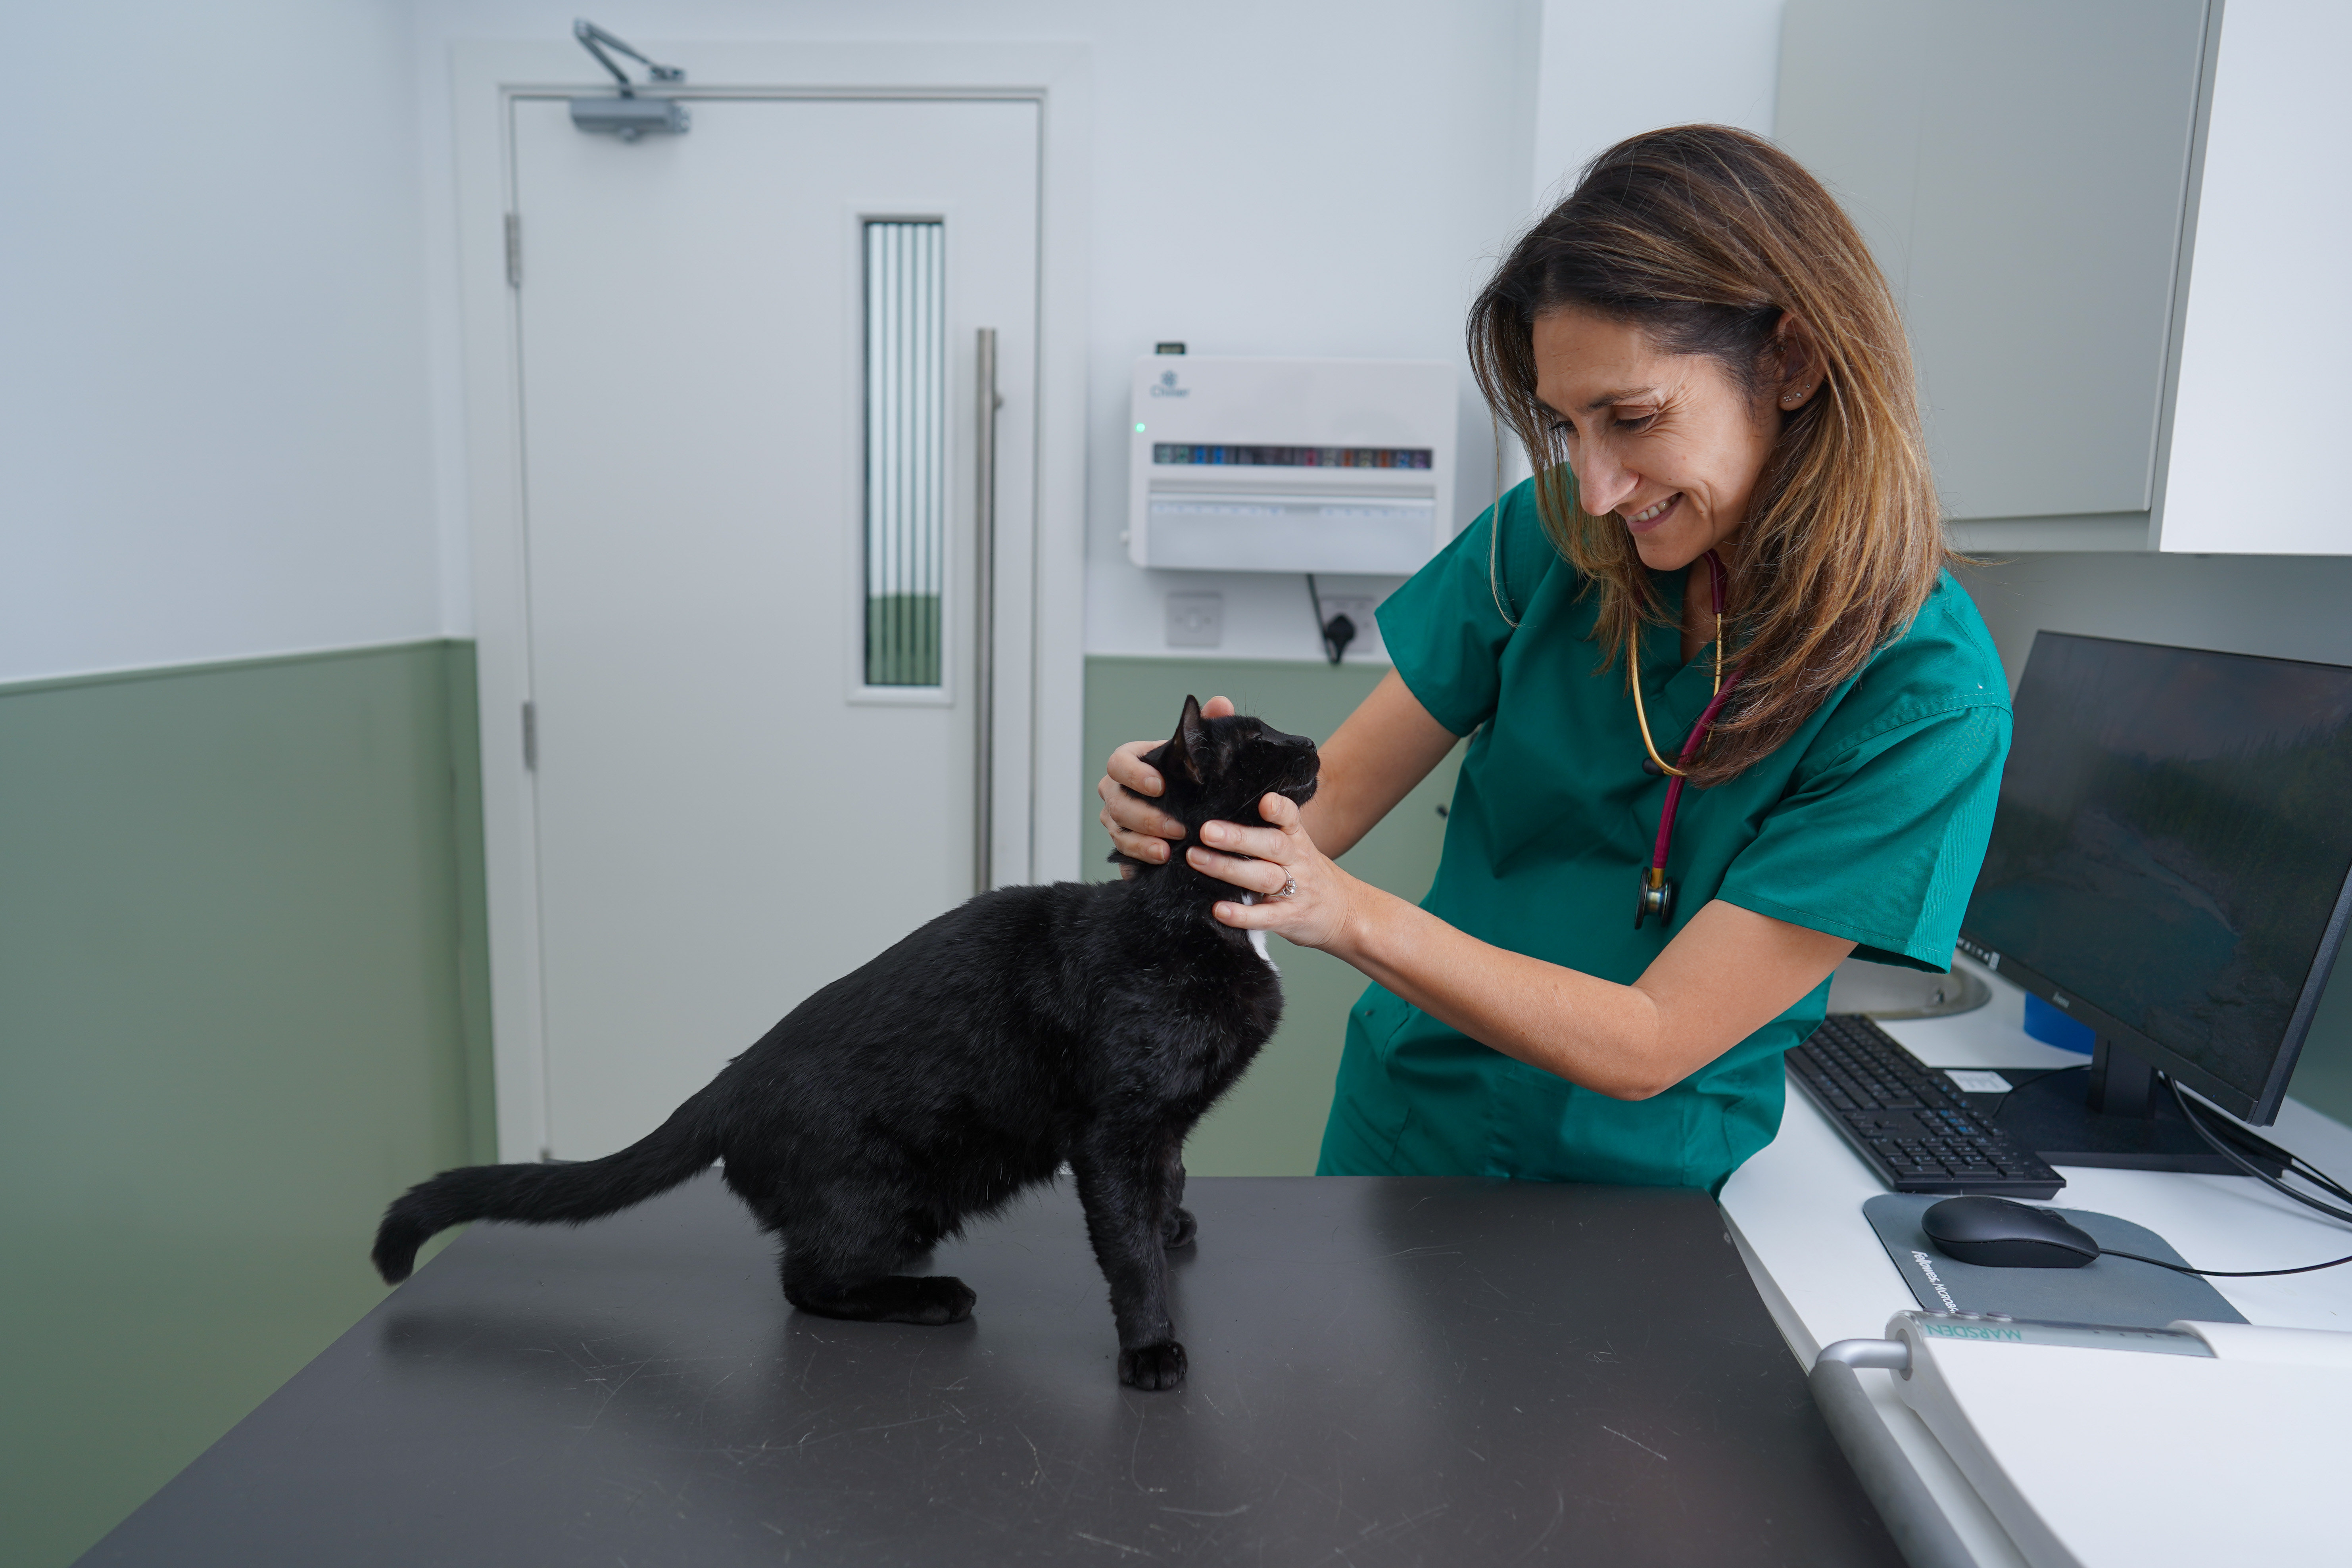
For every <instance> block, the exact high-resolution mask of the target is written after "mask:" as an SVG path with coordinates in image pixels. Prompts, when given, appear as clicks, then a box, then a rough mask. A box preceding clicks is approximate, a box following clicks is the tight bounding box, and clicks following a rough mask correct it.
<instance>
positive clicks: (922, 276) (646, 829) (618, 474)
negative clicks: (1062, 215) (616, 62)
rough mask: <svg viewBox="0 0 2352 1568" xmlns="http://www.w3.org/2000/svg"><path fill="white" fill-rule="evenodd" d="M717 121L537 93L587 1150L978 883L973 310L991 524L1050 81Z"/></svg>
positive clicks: (564, 1092)
mask: <svg viewBox="0 0 2352 1568" xmlns="http://www.w3.org/2000/svg"><path fill="white" fill-rule="evenodd" d="M692 113H693V124H692V130H691V131H690V132H688V134H685V135H680V136H648V137H646V138H645V139H644V140H643V141H640V142H635V143H626V142H620V141H618V140H616V139H615V138H614V137H612V136H609V135H591V134H586V133H583V132H580V131H577V130H575V129H574V128H573V127H572V124H571V122H570V120H569V118H568V114H567V110H566V106H565V104H564V102H563V101H562V100H560V99H555V100H531V99H523V100H517V101H516V102H515V105H514V116H515V118H514V124H513V142H512V145H513V148H514V159H515V163H514V169H513V179H514V200H515V209H516V212H517V214H518V218H519V224H520V230H519V235H520V257H521V261H522V268H521V276H520V293H519V300H520V343H521V387H520V394H521V406H522V411H523V417H522V428H523V448H524V449H523V454H522V459H523V460H522V472H523V476H524V485H525V492H526V493H525V496H524V509H525V513H526V517H527V524H526V530H527V541H528V552H529V562H528V579H529V601H530V665H531V669H530V687H531V700H532V716H533V720H534V726H533V727H534V730H535V742H536V747H535V750H536V766H535V772H534V773H533V775H532V780H533V787H534V789H535V791H536V811H537V822H538V863H539V889H538V892H539V902H540V910H539V927H540V932H541V985H542V987H543V993H544V994H543V995H542V997H541V1005H542V1016H543V1017H544V1020H545V1028H546V1057H545V1059H546V1062H547V1086H546V1088H547V1105H548V1126H549V1132H548V1147H549V1150H550V1152H552V1153H553V1154H555V1155H556V1156H558V1157H560V1158H566V1159H584V1158H592V1157H594V1156H597V1155H601V1154H604V1153H607V1152H611V1151H612V1150H614V1149H616V1148H619V1147H621V1146H623V1145H625V1144H626V1143H628V1142H633V1141H634V1140H635V1139H637V1138H639V1137H641V1136H643V1135H644V1134H645V1133H646V1131H650V1130H651V1129H652V1128H653V1127H654V1126H655V1125H656V1124H657V1123H658V1122H659V1121H661V1119H662V1117H663V1116H665V1115H666V1114H667V1112H668V1111H669V1110H670V1109H671V1107H672V1106H674V1105H675V1104H676V1103H677V1101H679V1100H683V1099H685V1098H686V1096H687V1095H688V1094H689V1093H691V1092H692V1091H693V1090H694V1089H697V1088H698V1087H700V1086H701V1085H702V1084H703V1083H704V1082H706V1081H707V1080H708V1079H709V1078H710V1076H711V1075H712V1074H713V1073H715V1072H716V1071H717V1070H718V1069H719V1067H720V1066H721V1065H722V1064H723V1063H724V1062H725V1061H726V1060H727V1058H730V1057H731V1056H733V1055H735V1054H736V1053H738V1052H740V1051H741V1050H742V1049H743V1048H744V1047H746V1046H748V1045H750V1044H751V1042H752V1041H753V1040H754V1039H756V1038H758V1037H759V1036H760V1035H761V1033H763V1032H764V1031H765V1030H766V1029H767V1028H768V1026H770V1025H772V1023H774V1022H775V1020H776V1019H777V1018H779V1017H781V1016H782V1015H783V1014H784V1013H785V1012H786V1011H788V1010H789V1009H790V1008H792V1007H793V1005H796V1004H797V1003H799V1002H800V1001H801V1000H802V999H803V997H805V996H807V995H808V994H810V993H811V992H813V991H814V990H815V989H816V988H817V987H819V986H821V985H823V984H825V983H826V982H828V981H830V980H832V979H834V978H835V977H836V976H838V975H841V974H843V973H847V972H848V971H849V970H851V969H853V968H855V967H856V966H857V965H858V964H860V963H864V962H865V961H866V960H867V959H868V958H871V957H872V956H873V955H874V954H875V953H877V952H880V951H881V950H882V949H883V948H885V947H887V946H888V945H889V944H890V943H891V942H895V941H897V940H898V938H899V937H900V936H903V935H904V934H906V932H908V931H910V930H912V929H913V928H914V927H915V926H916V925H918V924H919V923H920V922H921V921H925V920H928V919H929V918H930V917H931V916H933V915H935V914H938V913H939V912H940V911H941V910H945V909H948V908H949V907H950V906H952V905H953V904H955V903H957V902H958V901H960V900H962V899H965V898H967V897H969V896H970V895H971V893H972V891H973V890H974V886H975V861H976V854H975V851H976V847H977V846H976V837H977V835H976V832H975V826H974V802H975V796H976V794H977V793H978V792H977V789H976V779H975V767H976V763H978V761H979V758H980V755H981V754H982V753H981V750H980V747H979V744H978V725H979V722H980V716H981V712H982V705H981V704H980V702H979V701H977V700H976V692H975V667H976V666H977V665H978V664H979V662H980V661H979V659H978V658H977V655H978V653H979V649H978V647H977V645H976V643H975V637H976V634H977V629H978V627H979V626H981V625H982V624H984V623H983V618H982V616H979V615H978V614H977V613H976V612H977V611H978V609H979V605H977V604H976V602H975V598H974V595H975V584H976V581H977V580H978V578H979V576H980V563H979V561H978V559H977V557H978V556H979V554H980V551H979V550H978V548H977V547H976V531H977V529H978V527H979V521H978V515H977V514H978V512H979V510H980V509H979V507H978V505H977V503H976V496H977V493H978V492H977V489H976V475H977V468H976V463H977V460H978V445H979V427H980V418H979V415H980V399H979V397H978V395H977V390H976V386H977V380H976V378H977V374H978V371H977V367H976V344H977V342H978V341H979V332H980V330H981V329H983V328H987V329H993V330H994V331H995V332H996V334H997V337H996V342H997V366H998V369H997V373H996V374H997V386H998V391H999V393H1000V395H1002V397H1003V408H1002V411H1001V413H1000V415H999V416H998V425H997V430H996V440H995V448H994V458H995V468H996V477H995V485H994V493H995V496H996V498H997V514H998V516H999V518H1000V519H1002V520H1003V521H1002V522H1001V524H1000V529H1001V530H1002V531H1013V530H1018V529H1025V528H1026V526H1027V524H1026V520H1027V518H1028V516H1029V512H1030V508H1029V505H1028V498H1029V496H1030V495H1031V493H1032V488H1033V479H1034V476H1033V475H1032V473H1031V454H1032V452H1033V451H1034V440H1033V438H1032V432H1033V429H1034V404H1035V398H1034V384H1033V379H1032V378H1033V375H1034V363H1035V353H1034V344H1035V341H1036V327H1035V322H1036V299H1037V216H1038V204H1037V170H1038V158H1037V151H1038V125H1037V111H1036V108H1035V105H1034V103H1027V102H1006V101H939V100H863V101H860V100H789V99H757V98H749V99H737V100H727V99H719V100H711V99H704V100H696V101H695V103H694V105H693V110H692ZM999 543H1000V552H999V559H1003V558H1004V556H1005V555H1007V554H1011V555H1013V556H1015V557H1016V558H1021V559H1025V558H1026V549H1025V544H1026V542H1025V539H1023V540H1012V541H1007V540H1006V539H1004V538H1003V537H1000V541H999ZM1013 546H1018V547H1019V548H1012V547H1013ZM995 629H996V635H995V637H994V639H993V642H992V653H993V655H994V660H993V663H994V668H996V669H997V670H998V671H1000V672H1003V675H1002V676H1001V678H1000V679H1016V678H1017V679H1025V674H1026V670H1027V666H1028V662H1029V660H1028V648H1029V637H1028V628H1027V627H1026V626H1008V625H1003V624H1002V623H1001V621H1000V622H999V624H997V626H996V628H995ZM1025 745H1026V739H1025V737H1021V736H1010V737H1006V736H1000V738H999V744H998V746H997V748H996V750H997V751H998V752H999V753H1000V754H1002V753H1004V752H1012V753H1013V754H1016V755H1017V754H1020V753H1021V752H1024V751H1025ZM1014 879H1018V878H1017V875H1016V877H1015V878H1014Z"/></svg>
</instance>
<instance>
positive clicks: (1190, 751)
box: [1160, 697, 1209, 784]
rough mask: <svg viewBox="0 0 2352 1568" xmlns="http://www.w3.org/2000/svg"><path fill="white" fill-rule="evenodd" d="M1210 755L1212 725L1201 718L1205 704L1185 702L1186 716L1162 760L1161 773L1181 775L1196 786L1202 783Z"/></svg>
mask: <svg viewBox="0 0 2352 1568" xmlns="http://www.w3.org/2000/svg"><path fill="white" fill-rule="evenodd" d="M1208 754H1209V721H1207V720H1206V719H1203V718H1202V717H1201V700H1200V699H1199V698H1197V697H1187V698H1185V699H1184V716H1183V717H1182V718H1181V719H1179V720H1177V721H1176V733H1175V734H1174V735H1173V736H1171V737H1170V739H1169V742H1168V747H1167V750H1165V751H1164V752H1161V753H1160V771H1161V772H1163V773H1166V772H1175V771H1181V772H1182V773H1183V774H1184V776H1185V777H1186V778H1188V779H1191V780H1192V782H1193V783H1194V784H1199V783H1200V782H1201V777H1202V774H1201V760H1202V758H1203V757H1205V756H1207V755H1208Z"/></svg>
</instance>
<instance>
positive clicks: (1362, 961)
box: [1325, 887, 1686, 1100]
mask: <svg viewBox="0 0 2352 1568" xmlns="http://www.w3.org/2000/svg"><path fill="white" fill-rule="evenodd" d="M1350 902H1351V904H1352V908H1351V910H1350V917H1351V918H1350V920H1349V930H1348V931H1347V933H1346V935H1345V936H1344V937H1343V938H1342V939H1341V940H1340V941H1339V942H1335V943H1333V944H1332V945H1331V946H1330V947H1328V948H1327V949H1326V950H1325V951H1327V952H1330V953H1331V954H1332V955H1333V956H1334V957H1337V958H1343V959H1345V960H1347V961H1348V962H1349V963H1351V964H1353V965H1355V966H1356V967H1357V968H1358V969H1360V970H1362V971H1363V972H1364V973H1365V974H1366V975H1367V976H1369V977H1370V978H1371V979H1372V980H1374V981H1375V982H1377V983H1378V984H1381V985H1382V986H1385V987H1386V988H1387V989H1388V990H1390V991H1391V992H1392V993H1394V994H1396V995H1398V996H1400V997H1402V999H1404V1000H1405V1001H1407V1002H1410V1003H1412V1005H1414V1006H1416V1007H1418V1008H1420V1009H1421V1010H1422V1011H1423V1012H1424V1013H1427V1014H1428V1015H1429V1016H1432V1017H1433V1018H1436V1019H1438V1020H1440V1021H1441V1022H1443V1023H1446V1024H1451V1025H1452V1026H1454V1027H1455V1028H1457V1029H1459V1030H1461V1031H1462V1032H1463V1033H1464V1034H1465V1035H1467V1036H1469V1037H1470V1038H1472V1039H1474V1040H1476V1041H1478V1042H1479V1043H1481V1044H1482V1045H1486V1046H1488V1047H1492V1048H1494V1049H1496V1050H1498V1051H1500V1052H1502V1053H1503V1054H1504V1055H1505V1056H1508V1057H1516V1058H1518V1059H1519V1060H1520V1061H1523V1062H1526V1063H1527V1064H1528V1066H1529V1067H1534V1068H1542V1069H1543V1070H1544V1071H1546V1072H1548V1073H1552V1074H1555V1075H1557V1076H1559V1077H1560V1078H1564V1079H1568V1080H1570V1082H1572V1083H1577V1084H1581V1085H1582V1086H1584V1087H1585V1088H1587V1089H1593V1090H1595V1091H1597V1092H1599V1093H1601V1094H1606V1095H1611V1096H1613V1097H1615V1098H1617V1099H1619V1100H1643V1099H1646V1098H1648V1097H1649V1096H1650V1095H1653V1094H1655V1093H1657V1092H1658V1091H1659V1090H1661V1089H1665V1088H1666V1087H1667V1086H1668V1085H1670V1084H1673V1083H1675V1082H1676V1081H1678V1080H1679V1079H1682V1078H1683V1077H1685V1076H1686V1075H1685V1074H1684V1073H1679V1072H1671V1071H1670V1070H1669V1068H1668V1066H1667V1064H1665V1063H1664V1061H1663V1060H1662V1059H1661V1057H1662V1053H1661V1052H1660V1049H1659V1021H1658V1012H1657V1007H1656V1005H1655V1004H1654V1002H1652V1000H1651V999H1650V998H1649V997H1648V996H1647V995H1645V994H1643V993H1642V992H1641V991H1640V990H1639V989H1637V988H1636V987H1634V986H1631V985H1619V984H1613V983H1612V982H1610V981H1606V980H1601V979H1596V978H1595V977H1594V976H1592V975H1590V974H1585V973H1580V972H1579V971H1577V970H1573V969H1569V968H1565V967H1563V966H1562V965H1559V964H1557V963H1545V962H1544V961H1543V960H1541V959H1538V958H1529V957H1528V956H1527V955H1526V954H1525V953H1519V952H1509V951H1508V950H1507V949H1504V948H1499V947H1495V946H1492V945H1491V944H1489V943H1486V942H1480V941H1479V940H1478V939H1477V938H1475V937H1473V936H1470V935H1467V934H1466V933H1465V932H1463V931H1459V930H1456V929H1455V928H1454V927H1453V926H1450V925H1448V924H1446V923H1445V922H1444V921H1442V920H1439V919H1438V918H1437V917H1436V916H1435V915H1433V914H1431V913H1429V912H1428V911H1427V910H1422V909H1418V908H1416V907H1414V906H1413V905H1412V904H1410V903H1407V902H1406V901H1405V900H1402V899H1400V898H1398V897H1396V896H1395V895H1394V894H1391V893H1385V892H1382V891H1381V890H1380V889H1376V888H1370V887H1366V888H1363V889H1362V892H1361V893H1360V896H1359V897H1358V898H1356V899H1355V900H1350Z"/></svg>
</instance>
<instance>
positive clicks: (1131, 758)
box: [1095, 697, 1234, 876]
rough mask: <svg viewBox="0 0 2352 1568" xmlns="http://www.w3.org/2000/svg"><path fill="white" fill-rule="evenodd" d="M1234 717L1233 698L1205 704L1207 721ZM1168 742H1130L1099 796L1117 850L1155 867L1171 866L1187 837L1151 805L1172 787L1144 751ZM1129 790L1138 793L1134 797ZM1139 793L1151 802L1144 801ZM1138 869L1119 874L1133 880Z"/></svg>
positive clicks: (1108, 770)
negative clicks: (1170, 859)
mask: <svg viewBox="0 0 2352 1568" xmlns="http://www.w3.org/2000/svg"><path fill="white" fill-rule="evenodd" d="M1233 713H1234V705H1233V701H1232V700H1231V699H1229V698H1224V697H1212V698H1210V699H1209V700H1208V701H1206V702H1204V703H1202V705H1201V717H1202V718H1203V719H1230V718H1232V717H1233ZM1164 744H1166V742H1162V741H1129V742H1128V743H1127V744H1126V745H1124V746H1121V747H1120V748H1119V749H1118V751H1116V752H1112V753H1111V754H1110V761H1109V762H1108V763H1107V764H1105V766H1104V770H1103V776H1102V779H1101V781H1100V782H1099V783H1097V784H1096V785H1095V794H1096V795H1099V796H1100V797H1101V798H1102V803H1103V808H1102V815H1101V816H1100V817H1098V818H1097V820H1098V821H1100V822H1101V823H1102V825H1103V827H1104V830H1105V831H1107V832H1108V833H1109V835H1110V841H1111V845H1112V847H1115V848H1116V849H1118V852H1119V853H1120V854H1122V855H1128V856H1131V857H1133V858H1136V859H1138V860H1141V861H1144V862H1146V863H1147V864H1150V865H1153V866H1160V865H1164V864H1166V863H1167V860H1168V856H1169V853H1170V846H1171V844H1173V843H1175V842H1177V841H1179V840H1181V839H1182V838H1183V837H1184V825H1183V824H1182V823H1181V822H1179V821H1177V820H1176V819H1175V818H1174V817H1172V816H1169V815H1168V814H1167V813H1166V812H1164V811H1162V810H1160V808H1159V807H1158V806H1156V805H1152V804H1151V800H1152V799H1155V798H1157V797H1158V796H1159V795H1160V794H1161V792H1162V791H1163V790H1165V789H1166V787H1167V785H1166V784H1165V783H1164V781H1162V780H1161V778H1160V770H1159V769H1157V768H1155V767H1153V766H1152V765H1151V764H1150V763H1147V762H1145V761H1144V760H1143V753H1144V752H1149V751H1151V750H1152V749H1153V748H1155V747H1158V746H1161V745H1164ZM1121 785H1124V786H1125V788H1121V787H1120V786H1121ZM1129 790H1133V791H1134V792H1135V795H1129V794H1128V793H1127V792H1128V791H1129ZM1136 795H1144V796H1147V797H1150V798H1147V799H1143V800H1138V799H1137V798H1136ZM1134 870H1135V868H1133V867H1132V866H1122V867H1120V868H1119V874H1120V875H1121V876H1131V875H1133V873H1134Z"/></svg>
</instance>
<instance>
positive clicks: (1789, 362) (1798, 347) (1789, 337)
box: [1766, 310, 1826, 414]
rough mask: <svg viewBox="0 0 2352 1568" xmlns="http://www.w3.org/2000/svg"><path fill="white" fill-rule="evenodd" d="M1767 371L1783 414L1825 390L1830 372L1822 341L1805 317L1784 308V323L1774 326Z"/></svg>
mask: <svg viewBox="0 0 2352 1568" xmlns="http://www.w3.org/2000/svg"><path fill="white" fill-rule="evenodd" d="M1767 371H1768V380H1767V382H1766V384H1767V385H1768V386H1770V387H1771V388H1772V389H1773V394H1772V395H1773V400H1774V402H1775V404H1776V405H1778V407H1779V408H1780V412H1781V413H1783V414H1794V413H1795V412H1796V411H1797V410H1798V409H1800V408H1802V407H1803V406H1804V405H1806V404H1807V403H1809V402H1811V399H1812V395H1813V394H1814V393H1816V392H1818V391H1820V390H1821V385H1822V378H1823V376H1824V374H1826V373H1825V372H1824V370H1823V368H1822V350H1821V344H1820V342H1818V341H1817V340H1816V339H1815V338H1814V336H1813V330H1812V329H1811V327H1809V326H1807V325H1805V321H1804V318H1803V317H1801V316H1800V315H1798V314H1797V313H1796V312H1795V311H1793V310H1783V311H1782V312H1781V313H1780V325H1779V326H1777V327H1775V328H1773V329H1772V347H1771V350H1770V363H1769V365H1768V367H1767Z"/></svg>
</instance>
